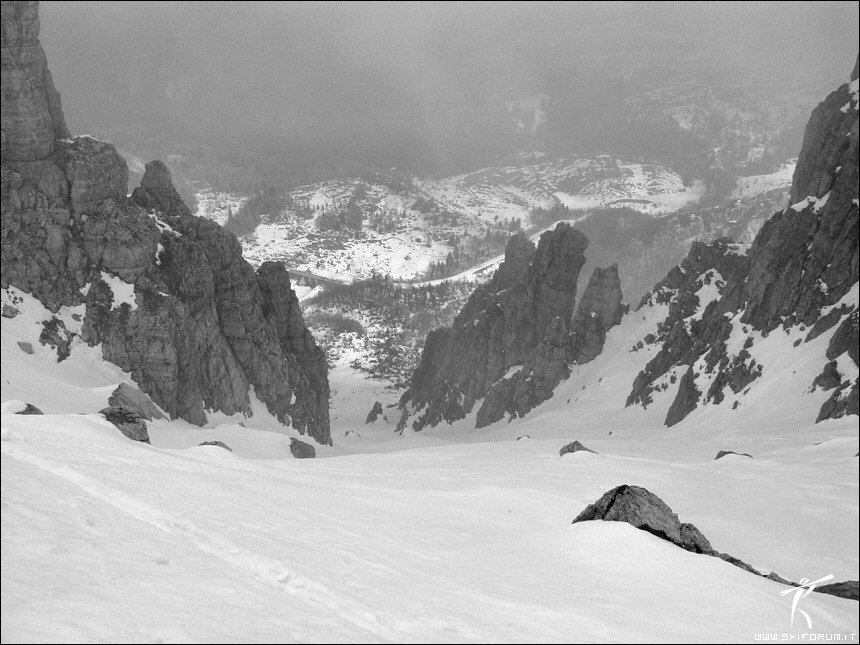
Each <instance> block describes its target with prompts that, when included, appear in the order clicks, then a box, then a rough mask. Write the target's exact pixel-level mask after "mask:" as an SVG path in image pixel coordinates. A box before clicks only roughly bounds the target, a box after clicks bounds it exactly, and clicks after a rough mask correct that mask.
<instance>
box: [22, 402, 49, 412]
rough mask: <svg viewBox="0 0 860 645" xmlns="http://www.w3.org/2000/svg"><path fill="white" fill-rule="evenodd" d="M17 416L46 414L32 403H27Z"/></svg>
mask: <svg viewBox="0 0 860 645" xmlns="http://www.w3.org/2000/svg"><path fill="white" fill-rule="evenodd" d="M15 414H45V413H44V412H42V411H41V410H40V409H39V408H37V407H36V406H35V405H33V404H32V403H27V404H26V405H24V408H23V409H21V410H19V411H18V412H16V413H15Z"/></svg>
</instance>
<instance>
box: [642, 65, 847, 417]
mask: <svg viewBox="0 0 860 645" xmlns="http://www.w3.org/2000/svg"><path fill="white" fill-rule="evenodd" d="M857 108H858V89H857V80H856V79H854V80H853V82H852V83H851V84H845V85H843V86H842V87H840V88H839V89H838V90H836V91H835V92H833V93H831V94H830V96H828V97H827V99H826V100H825V101H824V102H822V103H821V104H820V105H819V106H818V107H817V108H816V109H815V110H814V111H813V113H812V117H811V118H810V121H809V124H808V125H807V127H806V132H805V134H804V142H803V148H802V149H801V152H800V156H799V158H798V162H797V167H796V169H795V174H794V180H793V184H792V189H791V202H790V203H791V205H790V206H789V207H788V208H786V209H785V210H783V211H781V212H778V213H776V214H775V215H774V216H773V217H771V218H770V219H769V220H768V221H767V222H766V223H765V225H764V226H763V227H762V229H761V230H760V232H759V234H758V235H757V237H756V239H755V240H754V242H753V244H752V245H751V247H750V248H749V250H748V253H747V254H746V255H745V256H744V255H739V254H738V253H737V252H736V251H734V250H733V249H734V248H735V247H736V245H732V244H730V243H729V242H730V241H727V240H723V241H718V242H716V243H714V244H712V245H708V246H706V245H701V244H694V246H693V248H692V249H691V251H690V255H689V256H688V257H687V259H686V260H685V261H684V263H682V264H681V265H680V266H679V267H678V268H677V269H674V270H673V271H672V272H670V274H669V276H667V278H666V279H665V280H664V281H663V282H662V283H661V284H660V285H658V287H657V288H656V289H655V291H654V293H652V294H649V296H646V299H645V300H644V301H643V304H646V305H649V306H654V305H657V304H661V303H666V302H668V303H670V307H669V315H668V317H667V318H666V320H665V321H664V323H663V324H661V326H660V328H659V329H658V334H657V335H656V337H654V338H652V339H651V342H656V343H660V344H661V347H660V350H659V352H658V353H657V355H656V356H654V358H652V359H651V360H650V361H649V362H648V364H647V365H646V367H645V369H644V370H642V372H641V373H640V374H639V375H638V377H637V378H636V380H635V382H634V384H633V388H632V391H631V393H630V396H629V397H628V400H627V404H628V405H631V404H635V403H639V404H642V405H645V406H647V405H648V404H649V403H650V402H651V394H652V393H653V392H654V391H655V390H659V389H666V388H667V387H668V386H669V382H672V383H674V379H676V374H677V373H679V372H680V371H681V370H684V372H685V374H684V377H683V378H682V379H681V383H680V384H679V387H678V391H677V394H676V397H675V401H674V403H673V404H672V406H671V408H670V411H669V414H668V415H667V418H666V424H667V425H673V424H675V423H678V422H680V421H681V420H682V419H684V418H685V417H686V416H687V415H688V414H689V413H690V412H691V411H692V410H693V409H695V408H696V407H697V406H698V405H701V404H704V403H713V404H719V403H720V402H721V401H722V400H723V399H724V398H725V396H726V392H727V389H731V391H732V392H733V393H734V394H736V395H737V394H739V393H742V392H745V391H746V389H747V387H748V386H750V384H752V383H753V382H754V381H755V380H757V379H758V378H760V377H761V376H762V371H763V368H762V366H761V365H757V364H756V362H755V360H754V358H753V356H752V354H753V353H752V352H751V351H750V349H751V348H752V347H753V344H754V342H755V338H756V337H757V336H760V335H767V334H769V333H770V332H772V331H773V330H774V329H776V328H777V327H783V328H786V329H788V328H790V327H792V326H803V327H802V328H806V327H811V328H812V329H811V330H810V332H809V334H808V335H807V337H806V340H807V341H809V340H812V339H814V338H815V337H816V336H818V335H820V334H821V333H824V332H825V331H827V330H829V329H831V328H833V327H835V326H837V325H838V328H837V333H836V335H835V336H833V339H834V340H832V341H831V347H832V350H828V353H827V354H828V355H827V357H826V359H827V360H829V361H833V360H835V359H836V358H837V357H838V356H840V355H842V354H846V358H847V359H849V360H851V361H853V363H854V365H855V368H856V365H857V350H856V343H857V341H856V338H857V334H856V325H857V323H856V316H857V303H856V301H850V302H849V301H848V300H846V301H843V302H840V301H841V300H842V299H843V298H844V297H845V296H846V295H848V294H849V292H850V291H851V289H852V287H853V286H854V285H856V284H857V281H858V253H859V252H858V203H860V202H858V179H859V178H860V177H858V111H857ZM730 255H732V256H734V257H733V258H730ZM700 260H701V261H700ZM708 275H710V276H712V277H717V275H719V279H718V282H717V284H718V287H719V288H718V292H719V293H716V294H715V293H714V292H713V291H710V292H709V304H708V303H702V302H699V301H698V299H697V298H696V296H697V295H699V292H700V290H701V288H702V287H701V286H699V283H700V281H701V280H704V279H705V278H706V276H708ZM798 342H800V341H798ZM730 347H731V348H733V349H730ZM737 347H741V348H742V349H740V350H738V349H736V348H737ZM822 358H824V357H822ZM823 362H826V361H823ZM834 365H835V364H834ZM849 371H853V372H854V373H855V374H856V369H855V370H849ZM831 372H832V367H831ZM828 376H829V377H833V378H835V379H837V380H838V382H839V383H838V386H837V385H835V384H834V388H836V389H835V390H834V392H833V394H832V396H831V398H830V400H828V401H827V402H826V403H825V404H824V406H823V407H822V408H821V411H820V412H819V415H818V420H819V421H820V420H823V419H826V418H835V417H838V416H842V415H845V414H857V398H858V384H857V378H856V376H855V377H854V379H853V382H852V381H850V380H849V379H848V378H847V375H842V374H838V372H837V373H836V374H835V375H834V374H832V373H830V374H825V375H824V377H822V378H827V377H828ZM831 380H832V379H831ZM667 381H669V382H667ZM810 385H812V384H810ZM819 385H820V384H819ZM735 405H737V400H736V401H735Z"/></svg>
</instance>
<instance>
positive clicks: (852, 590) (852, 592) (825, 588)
mask: <svg viewBox="0 0 860 645" xmlns="http://www.w3.org/2000/svg"><path fill="white" fill-rule="evenodd" d="M814 591H817V592H819V593H826V594H830V595H831V596H839V597H840V598H847V599H848V600H857V601H860V580H844V581H842V582H834V583H832V584H829V585H821V586H820V587H815V589H814Z"/></svg>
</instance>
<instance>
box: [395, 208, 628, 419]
mask: <svg viewBox="0 0 860 645" xmlns="http://www.w3.org/2000/svg"><path fill="white" fill-rule="evenodd" d="M587 245H588V240H587V239H586V238H585V236H584V235H582V234H581V233H580V232H578V231H576V230H574V229H573V228H571V227H570V226H569V225H568V224H566V223H561V224H559V225H558V226H557V227H556V228H555V229H554V230H552V231H548V232H546V233H544V234H543V235H542V236H541V239H540V242H539V244H538V247H537V249H535V248H534V245H533V244H532V243H531V241H529V239H528V238H527V237H526V236H525V235H523V234H518V235H515V236H513V237H512V238H511V240H510V241H509V243H508V246H507V248H506V249H505V260H504V262H503V263H502V264H501V265H500V266H499V269H498V270H497V271H496V273H495V275H494V276H493V278H492V280H491V281H490V282H489V283H488V284H487V285H485V286H480V287H478V288H477V289H476V290H475V292H474V293H473V294H472V296H471V297H470V298H469V301H468V302H467V304H466V306H465V307H464V308H463V310H462V311H461V312H460V313H459V314H458V315H457V317H456V319H455V320H454V324H453V325H452V326H451V327H446V328H442V329H437V330H434V331H432V332H431V333H430V334H429V335H428V336H427V340H426V342H425V345H424V352H423V353H422V356H421V363H420V365H419V366H418V369H417V370H416V371H415V374H414V375H413V377H412V380H411V383H410V387H409V389H408V390H407V391H406V393H405V394H404V395H403V397H402V398H401V400H400V407H401V409H403V410H405V414H404V415H403V417H402V418H401V421H400V423H399V425H398V429H400V430H402V428H403V427H405V424H406V421H407V419H408V418H409V416H410V413H412V415H413V416H415V417H416V418H415V420H414V421H413V423H412V427H413V428H414V429H415V430H420V429H422V428H423V427H424V426H426V425H431V426H433V425H436V424H438V423H440V422H441V421H447V422H449V423H450V422H453V421H456V420H458V419H462V418H464V417H465V416H466V415H467V414H468V413H470V412H471V411H472V409H473V407H474V405H475V402H476V401H477V400H479V399H482V398H483V399H484V400H483V404H482V405H481V406H480V407H479V409H478V411H477V414H476V425H477V427H479V428H480V427H484V426H487V425H489V424H491V423H495V422H496V421H499V420H501V419H502V418H504V416H505V415H510V416H511V418H513V417H515V416H523V415H525V414H526V413H527V412H529V411H530V410H532V409H533V408H534V407H535V406H537V405H539V404H540V403H542V402H543V401H546V400H547V399H549V398H550V397H551V396H552V393H553V390H554V389H555V387H556V386H557V385H558V384H559V383H560V382H561V381H562V380H564V379H566V378H568V377H569V376H570V365H571V364H573V363H581V362H587V361H589V360H591V359H593V358H594V356H596V355H597V354H598V353H600V349H602V347H603V342H604V340H605V337H606V330H607V329H609V328H610V327H611V326H612V325H614V324H618V322H619V321H620V318H621V315H623V312H624V308H623V306H622V305H621V287H620V280H619V279H618V268H617V267H610V268H609V269H597V270H596V271H595V273H594V275H593V276H592V279H591V281H590V282H589V285H588V288H587V289H586V292H585V295H584V296H583V298H582V301H581V303H580V306H579V309H578V311H577V314H576V316H574V304H575V302H576V283H577V280H578V278H579V272H580V270H581V268H582V266H583V265H584V264H585V256H584V252H585V248H586V247H587Z"/></svg>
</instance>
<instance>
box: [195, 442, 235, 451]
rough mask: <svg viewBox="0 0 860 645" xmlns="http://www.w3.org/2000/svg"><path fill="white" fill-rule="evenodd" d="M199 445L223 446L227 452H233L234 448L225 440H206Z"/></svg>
mask: <svg viewBox="0 0 860 645" xmlns="http://www.w3.org/2000/svg"><path fill="white" fill-rule="evenodd" d="M197 445H198V446H215V447H216V448H223V449H224V450H226V451H227V452H233V449H232V448H231V447H230V446H228V445H227V444H226V443H224V442H223V441H204V442H203V443H198V444H197Z"/></svg>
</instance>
